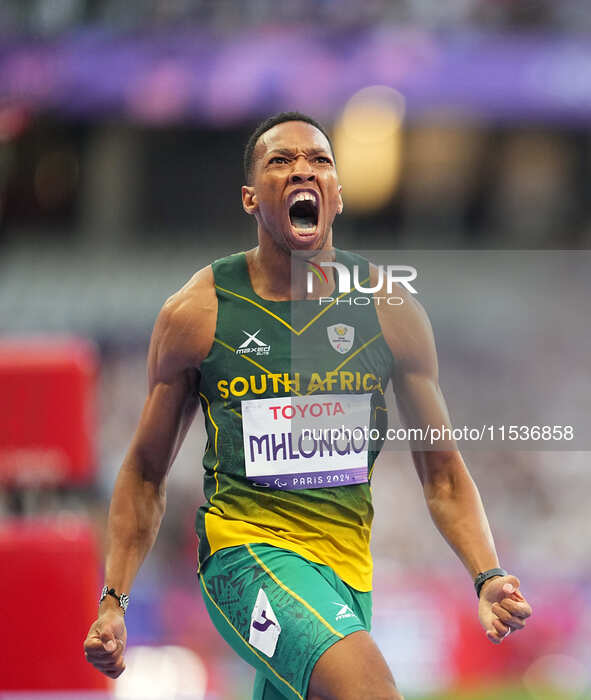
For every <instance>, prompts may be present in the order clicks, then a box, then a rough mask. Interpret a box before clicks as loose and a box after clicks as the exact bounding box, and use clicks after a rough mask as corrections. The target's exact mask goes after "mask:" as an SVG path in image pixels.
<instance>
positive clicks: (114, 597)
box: [99, 586, 129, 615]
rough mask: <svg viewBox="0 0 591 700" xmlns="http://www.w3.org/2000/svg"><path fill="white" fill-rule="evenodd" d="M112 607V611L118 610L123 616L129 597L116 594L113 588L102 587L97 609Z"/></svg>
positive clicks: (123, 594) (124, 594)
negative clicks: (102, 606) (104, 606)
mask: <svg viewBox="0 0 591 700" xmlns="http://www.w3.org/2000/svg"><path fill="white" fill-rule="evenodd" d="M105 604H109V605H113V609H118V610H120V611H121V612H122V614H123V615H125V611H126V610H127V606H128V605H129V596H128V595H127V594H126V593H117V591H116V590H115V589H114V588H112V587H111V588H109V586H103V590H102V591H101V595H100V598H99V609H100V607H101V605H105Z"/></svg>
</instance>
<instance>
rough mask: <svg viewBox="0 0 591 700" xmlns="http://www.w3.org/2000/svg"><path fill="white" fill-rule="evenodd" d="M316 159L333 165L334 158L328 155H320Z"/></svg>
mask: <svg viewBox="0 0 591 700" xmlns="http://www.w3.org/2000/svg"><path fill="white" fill-rule="evenodd" d="M316 161H317V162H318V163H328V164H329V165H332V160H331V159H330V158H329V157H328V156H318V157H317V158H316Z"/></svg>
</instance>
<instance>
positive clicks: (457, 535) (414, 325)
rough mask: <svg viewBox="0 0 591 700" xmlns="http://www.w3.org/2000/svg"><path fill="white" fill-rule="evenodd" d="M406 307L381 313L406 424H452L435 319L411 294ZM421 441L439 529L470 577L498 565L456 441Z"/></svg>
mask: <svg viewBox="0 0 591 700" xmlns="http://www.w3.org/2000/svg"><path fill="white" fill-rule="evenodd" d="M404 306H405V307H406V308H404V309H403V310H398V311H397V312H396V313H395V314H392V313H390V314H389V317H384V318H383V323H382V326H383V329H384V337H385V338H386V341H387V342H388V343H389V344H390V346H391V349H392V352H393V355H394V357H395V360H396V362H395V371H394V376H393V377H392V380H393V385H394V391H395V394H396V399H397V403H398V408H399V411H400V415H401V419H402V421H403V423H404V424H405V425H406V426H407V427H419V428H423V429H426V428H427V427H428V426H431V427H435V426H437V427H441V426H446V427H448V428H449V427H451V424H450V419H449V415H448V412H447V407H446V405H445V400H444V398H443V394H442V393H441V389H440V387H439V382H438V367H437V355H436V351H435V342H434V339H433V332H432V330H431V325H430V323H429V320H428V318H427V315H426V314H425V312H424V310H423V309H422V307H421V306H420V305H419V304H418V303H417V302H416V301H415V300H414V299H412V298H410V296H409V297H407V298H406V300H405V304H404ZM425 447H426V445H424V444H420V442H418V443H417V444H415V445H414V446H413V450H412V457H413V461H414V464H415V468H416V470H417V473H418V475H419V479H420V481H421V484H422V486H423V492H424V495H425V501H426V503H427V506H428V508H429V513H430V514H431V518H432V519H433V522H434V523H435V525H436V526H437V529H438V530H439V532H441V534H442V535H443V537H444V538H445V539H446V540H447V542H448V543H449V545H450V546H451V547H452V548H453V550H454V551H455V552H456V554H457V555H458V557H459V558H460V560H461V561H462V563H463V564H464V566H465V567H466V569H467V570H468V572H469V573H470V575H471V576H472V577H474V576H476V574H478V573H479V572H480V571H485V570H487V569H492V568H494V567H497V566H498V565H499V562H498V558H497V554H496V551H495V546H494V542H493V537H492V534H491V531H490V527H489V524H488V520H487V518H486V514H485V512H484V508H483V505H482V501H481V499H480V495H479V493H478V489H477V488H476V485H475V484H474V481H473V480H472V477H471V476H470V474H469V472H468V469H467V467H466V465H465V463H464V460H463V459H462V457H461V455H460V453H459V451H458V450H457V449H456V448H455V445H453V444H450V442H449V441H441V442H440V444H439V445H437V444H436V445H434V446H433V449H425Z"/></svg>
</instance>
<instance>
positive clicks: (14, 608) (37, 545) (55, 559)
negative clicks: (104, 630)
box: [0, 516, 109, 690]
mask: <svg viewBox="0 0 591 700" xmlns="http://www.w3.org/2000/svg"><path fill="white" fill-rule="evenodd" d="M0 570H1V572H2V574H1V575H0V619H1V620H2V635H3V642H2V645H1V648H2V653H0V690H74V689H75V690H104V689H106V688H108V687H109V680H108V679H107V678H106V677H105V676H103V675H102V674H100V673H99V672H98V671H96V670H95V669H94V668H93V667H92V666H91V665H90V664H89V663H87V662H86V660H85V658H84V653H83V650H82V644H83V642H84V639H85V637H86V634H87V632H88V627H89V625H90V622H92V620H94V619H95V618H96V612H97V591H98V590H99V585H100V583H99V579H98V572H99V561H98V545H97V542H96V537H95V535H94V533H93V532H92V530H91V528H90V525H89V523H88V522H87V521H86V520H84V519H82V518H78V517H73V516H67V517H66V516H61V517H57V518H55V517H54V518H52V519H50V520H49V519H38V520H25V521H23V520H16V519H15V520H8V521H6V522H4V523H3V524H2V525H0Z"/></svg>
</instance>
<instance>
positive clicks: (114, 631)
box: [84, 610, 127, 678]
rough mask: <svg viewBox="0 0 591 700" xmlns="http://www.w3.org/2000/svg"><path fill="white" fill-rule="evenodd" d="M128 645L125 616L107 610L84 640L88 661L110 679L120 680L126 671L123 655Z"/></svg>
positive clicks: (92, 626) (91, 627) (93, 624)
mask: <svg viewBox="0 0 591 700" xmlns="http://www.w3.org/2000/svg"><path fill="white" fill-rule="evenodd" d="M126 643H127V630H126V629H125V622H124V620H123V614H122V613H120V612H117V611H115V610H105V612H103V613H101V614H100V615H99V617H98V619H97V620H96V621H95V622H93V623H92V625H91V626H90V630H89V631H88V636H87V637H86V639H85V640H84V655H85V656H86V660H87V661H88V662H89V663H91V664H92V665H93V666H94V667H95V668H96V669H98V670H99V671H100V672H101V673H104V674H105V676H109V678H119V676H120V675H121V674H122V673H123V671H125V663H124V661H123V654H124V652H125V645H126Z"/></svg>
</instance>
